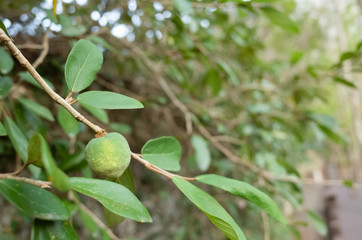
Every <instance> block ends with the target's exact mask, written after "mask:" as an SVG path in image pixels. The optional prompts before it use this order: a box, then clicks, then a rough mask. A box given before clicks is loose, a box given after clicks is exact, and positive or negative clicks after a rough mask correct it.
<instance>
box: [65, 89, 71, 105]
mask: <svg viewBox="0 0 362 240" xmlns="http://www.w3.org/2000/svg"><path fill="white" fill-rule="evenodd" d="M72 94H73V91H70V92H69V93H68V95H67V97H66V98H65V101H67V102H69V101H68V99H70V98H71V97H72Z"/></svg>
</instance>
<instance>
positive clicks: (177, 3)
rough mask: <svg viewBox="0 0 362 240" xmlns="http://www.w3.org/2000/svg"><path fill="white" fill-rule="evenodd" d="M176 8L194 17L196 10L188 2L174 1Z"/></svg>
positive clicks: (183, 0)
mask: <svg viewBox="0 0 362 240" xmlns="http://www.w3.org/2000/svg"><path fill="white" fill-rule="evenodd" d="M173 5H174V6H175V8H176V9H177V10H178V11H179V12H180V13H182V14H184V15H193V14H194V9H193V8H192V5H191V3H190V2H189V1H188V0H173Z"/></svg>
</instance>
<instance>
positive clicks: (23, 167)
mask: <svg viewBox="0 0 362 240" xmlns="http://www.w3.org/2000/svg"><path fill="white" fill-rule="evenodd" d="M29 164H30V163H29V162H27V163H24V164H23V165H22V166H21V167H20V168H19V169H17V170H15V171H14V172H12V173H10V174H11V175H13V176H15V175H19V174H20V173H21V172H22V171H24V170H25V168H26V167H27V166H29Z"/></svg>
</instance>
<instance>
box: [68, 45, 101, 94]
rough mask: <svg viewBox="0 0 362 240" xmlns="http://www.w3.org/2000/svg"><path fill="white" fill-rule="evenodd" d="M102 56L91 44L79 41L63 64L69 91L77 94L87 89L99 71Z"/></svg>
mask: <svg viewBox="0 0 362 240" xmlns="http://www.w3.org/2000/svg"><path fill="white" fill-rule="evenodd" d="M102 63H103V55H102V52H101V51H100V50H99V48H98V47H97V46H96V45H94V44H93V43H92V42H90V41H88V40H85V39H81V40H79V41H78V42H77V43H76V44H75V45H74V47H73V48H72V50H71V51H70V53H69V56H68V59H67V62H66V63H65V80H66V82H67V86H68V88H69V90H71V91H73V92H79V91H82V90H83V89H85V88H87V87H88V86H89V85H90V84H91V83H92V82H93V80H94V78H95V76H96V74H97V73H98V71H99V70H100V69H101V67H102Z"/></svg>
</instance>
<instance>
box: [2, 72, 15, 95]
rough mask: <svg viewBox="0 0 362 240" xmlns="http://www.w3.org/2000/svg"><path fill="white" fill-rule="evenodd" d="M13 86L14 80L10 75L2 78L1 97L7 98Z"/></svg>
mask: <svg viewBox="0 0 362 240" xmlns="http://www.w3.org/2000/svg"><path fill="white" fill-rule="evenodd" d="M12 86H13V80H11V78H10V77H8V76H5V77H1V78H0V99H1V98H6V97H7V96H8V94H9V92H10V89H11V87H12Z"/></svg>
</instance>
